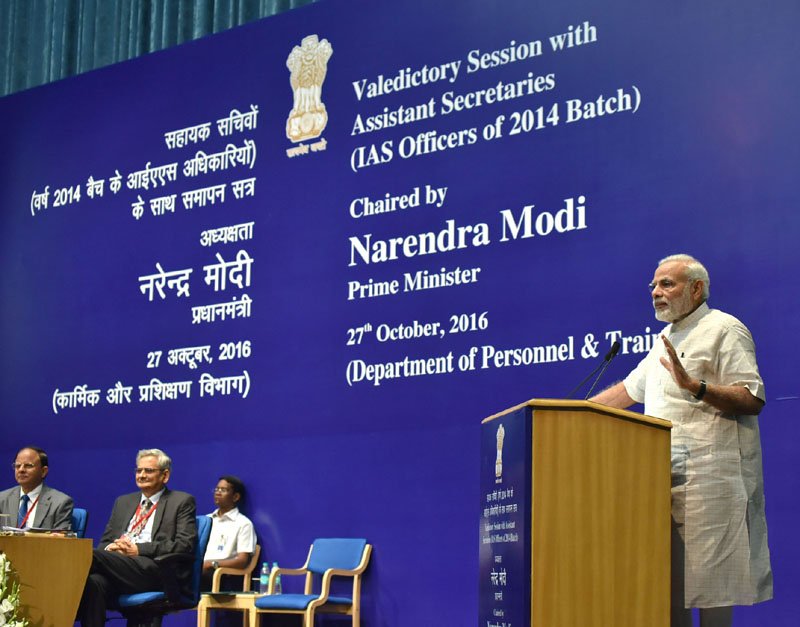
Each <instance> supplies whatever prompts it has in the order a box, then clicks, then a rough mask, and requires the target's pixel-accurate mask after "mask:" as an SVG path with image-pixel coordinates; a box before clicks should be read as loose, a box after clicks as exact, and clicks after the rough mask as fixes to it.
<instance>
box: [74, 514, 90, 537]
mask: <svg viewBox="0 0 800 627" xmlns="http://www.w3.org/2000/svg"><path fill="white" fill-rule="evenodd" d="M87 522H89V512H87V511H86V510H85V509H82V508H80V507H74V508H73V509H72V530H73V531H74V532H75V535H77V536H78V537H79V538H83V537H84V536H85V535H86V523H87Z"/></svg>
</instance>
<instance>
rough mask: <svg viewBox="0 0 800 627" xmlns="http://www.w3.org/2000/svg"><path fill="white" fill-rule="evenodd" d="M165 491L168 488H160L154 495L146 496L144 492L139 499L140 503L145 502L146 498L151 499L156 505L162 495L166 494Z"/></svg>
mask: <svg viewBox="0 0 800 627" xmlns="http://www.w3.org/2000/svg"><path fill="white" fill-rule="evenodd" d="M165 491H166V488H161V490H159V491H158V492H156V493H155V494H154V495H153V496H145V495H144V494H142V495H141V498H140V499H139V503H144V500H145V499H150V502H151V503H152V504H153V505H155V504H156V503H158V501H159V499H160V498H161V497H162V496H164V492H165Z"/></svg>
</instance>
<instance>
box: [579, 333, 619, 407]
mask: <svg viewBox="0 0 800 627" xmlns="http://www.w3.org/2000/svg"><path fill="white" fill-rule="evenodd" d="M620 346H621V345H620V343H619V341H615V342H614V343H613V344H612V345H611V349H610V350H609V351H608V352H607V353H606V356H605V357H603V361H601V362H600V363H599V364H598V365H597V367H596V368H595V369H594V370H592V371H591V372H590V373H589V374H588V375H587V376H586V378H585V379H584V380H583V381H581V382H580V383H579V384H578V385H576V386H575V388H574V389H573V390H572V392H570V393H569V394H568V395H567V398H572V395H573V394H575V392H577V391H578V390H580V389H581V388H582V387H583V384H584V383H586V382H587V381H588V380H589V379H591V378H592V376H594V374H595V373H596V372H597V371H598V370H600V369H601V368H602V370H600V374H598V375H597V378H596V379H595V380H594V383H592V387H590V388H589V392H588V393H587V394H586V396H585V397H584V400H586V399H588V398H589V397H590V396H591V395H592V390H594V388H595V386H596V385H597V382H598V381H599V380H600V377H602V376H603V373H604V372H605V371H606V368H608V364H610V363H611V360H612V359H614V357H616V356H617V353H618V352H619V349H620Z"/></svg>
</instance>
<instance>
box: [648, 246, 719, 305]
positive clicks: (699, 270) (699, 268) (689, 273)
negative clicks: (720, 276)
mask: <svg viewBox="0 0 800 627" xmlns="http://www.w3.org/2000/svg"><path fill="white" fill-rule="evenodd" d="M673 261H680V262H682V263H684V264H686V278H688V279H689V280H690V281H702V282H703V300H708V293H709V288H710V287H711V279H709V278H708V270H706V267H705V266H704V265H703V264H702V263H700V262H699V261H697V259H695V258H694V257H692V256H691V255H686V254H678V255H670V256H669V257H664V258H663V259H662V260H661V261H659V262H658V265H659V266H662V265H664V264H665V263H671V262H673Z"/></svg>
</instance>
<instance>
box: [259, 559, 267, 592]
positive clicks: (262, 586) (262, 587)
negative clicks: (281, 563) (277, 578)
mask: <svg viewBox="0 0 800 627" xmlns="http://www.w3.org/2000/svg"><path fill="white" fill-rule="evenodd" d="M268 589H269V563H268V562H264V563H262V564H261V576H260V577H259V578H258V591H259V592H260V593H261V594H266V593H267V590H268Z"/></svg>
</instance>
